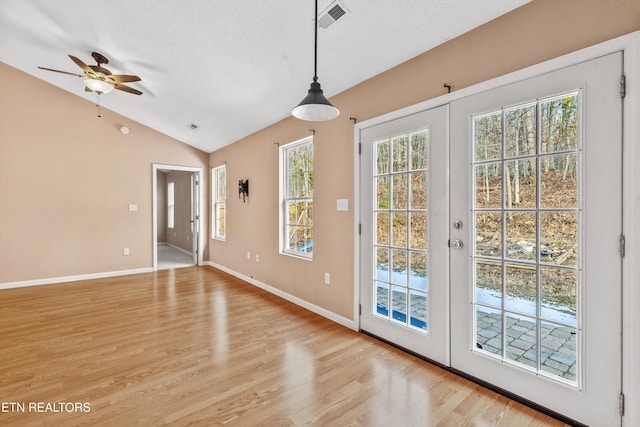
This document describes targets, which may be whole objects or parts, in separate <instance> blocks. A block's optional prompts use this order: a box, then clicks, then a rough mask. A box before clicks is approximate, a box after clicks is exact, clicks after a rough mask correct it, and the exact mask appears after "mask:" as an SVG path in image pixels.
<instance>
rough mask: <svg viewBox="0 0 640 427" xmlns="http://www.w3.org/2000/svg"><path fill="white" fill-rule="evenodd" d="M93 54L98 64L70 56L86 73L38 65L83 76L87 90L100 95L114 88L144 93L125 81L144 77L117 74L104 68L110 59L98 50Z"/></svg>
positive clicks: (49, 69)
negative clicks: (87, 62) (86, 62)
mask: <svg viewBox="0 0 640 427" xmlns="http://www.w3.org/2000/svg"><path fill="white" fill-rule="evenodd" d="M91 56H92V57H93V59H94V60H95V61H96V63H97V65H87V64H85V63H84V62H83V61H82V60H81V59H79V58H76V57H75V56H73V55H69V58H71V60H72V61H73V62H75V64H76V65H77V66H78V67H80V68H81V69H82V71H84V74H75V73H70V72H68V71H60V70H54V69H52V68H45V67H38V68H40V69H41V70H46V71H53V72H55V73H62V74H69V75H71V76H76V77H81V78H82V79H83V80H84V85H85V87H86V90H88V91H91V92H95V93H97V94H98V95H102V94H105V93H109V92H111V91H112V90H113V89H118V90H121V91H123V92H128V93H132V94H134V95H142V92H140V91H139V90H137V89H134V88H132V87H129V86H126V85H124V84H123V83H128V82H139V81H141V80H142V79H141V78H140V77H138V76H129V75H124V74H122V75H117V74H111V71H109V70H108V69H106V68H104V67H103V66H102V65H103V64H108V63H109V60H108V59H107V58H106V57H105V56H104V55H102V54H101V53H98V52H92V53H91Z"/></svg>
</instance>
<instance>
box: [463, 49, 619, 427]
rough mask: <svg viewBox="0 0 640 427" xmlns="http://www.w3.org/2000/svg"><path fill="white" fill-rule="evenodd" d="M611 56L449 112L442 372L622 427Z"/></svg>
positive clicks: (615, 99)
mask: <svg viewBox="0 0 640 427" xmlns="http://www.w3.org/2000/svg"><path fill="white" fill-rule="evenodd" d="M621 73H622V54H621V53H616V54H611V55H608V56H604V57H601V58H598V59H594V60H591V61H588V62H585V63H582V64H578V65H575V66H571V67H568V68H565V69H562V70H560V71H556V72H553V73H549V74H545V75H541V76H538V77H535V78H531V79H528V80H525V81H522V82H520V83H516V84H512V85H509V86H506V87H503V88H499V89H496V90H492V91H489V92H485V93H480V94H478V95H475V96H471V97H469V98H466V99H462V100H459V101H456V102H453V103H452V104H451V144H452V145H451V147H452V148H451V159H452V162H451V188H452V189H454V188H455V189H456V191H454V190H452V197H451V218H452V220H453V221H455V220H459V221H462V223H464V227H462V228H460V229H455V228H452V229H451V238H452V239H453V240H460V241H461V242H463V246H462V247H460V249H452V250H451V266H452V268H451V281H452V285H451V289H452V298H451V307H452V312H453V313H456V315H455V316H452V319H451V354H452V356H451V365H452V366H454V367H455V368H457V369H459V370H461V371H464V372H466V373H469V374H471V375H473V376H475V377H478V378H480V379H482V380H486V381H489V382H491V383H493V384H495V385H497V386H499V387H502V388H504V389H507V390H509V391H512V392H514V393H515V394H517V395H520V396H523V397H525V398H527V399H530V400H532V401H534V402H536V403H538V404H541V405H543V406H545V407H548V408H550V409H552V410H555V411H557V412H559V413H562V414H565V415H567V416H569V417H571V418H573V419H576V420H578V421H582V422H585V423H586V424H589V425H603V426H604V425H607V426H613V425H619V423H620V414H619V411H618V397H619V395H620V390H621V379H620V376H621V363H620V360H621V341H620V337H621V325H620V319H621V301H620V295H621V294H620V292H621V287H622V286H621V274H620V273H621V268H620V266H621V259H620V255H619V245H618V242H619V236H620V235H621V230H622V222H621V218H622V214H621V205H622V203H621V194H622V182H621V172H620V165H621V159H622V129H621V123H622V106H621V105H622V104H621V102H622V101H621V98H620V90H619V81H620V75H621Z"/></svg>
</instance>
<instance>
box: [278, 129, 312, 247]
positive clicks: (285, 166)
mask: <svg viewBox="0 0 640 427" xmlns="http://www.w3.org/2000/svg"><path fill="white" fill-rule="evenodd" d="M281 150H282V157H281V168H280V170H281V171H282V190H283V191H282V193H281V194H282V197H281V200H282V225H283V232H282V236H283V245H282V251H283V253H286V254H290V255H297V256H302V257H305V258H311V257H312V255H313V137H309V138H305V139H302V140H300V141H296V142H292V143H291V144H287V145H285V146H283V147H282V149H281Z"/></svg>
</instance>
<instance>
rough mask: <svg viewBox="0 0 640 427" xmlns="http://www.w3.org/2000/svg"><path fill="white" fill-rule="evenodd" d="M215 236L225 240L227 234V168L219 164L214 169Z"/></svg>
mask: <svg viewBox="0 0 640 427" xmlns="http://www.w3.org/2000/svg"><path fill="white" fill-rule="evenodd" d="M212 180H213V183H212V184H213V185H212V188H213V212H215V214H214V226H213V238H214V239H220V240H224V239H225V237H226V234H227V168H226V166H219V167H217V168H214V169H213V175H212Z"/></svg>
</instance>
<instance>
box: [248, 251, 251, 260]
mask: <svg viewBox="0 0 640 427" xmlns="http://www.w3.org/2000/svg"><path fill="white" fill-rule="evenodd" d="M247 259H251V252H249V251H247Z"/></svg>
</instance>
